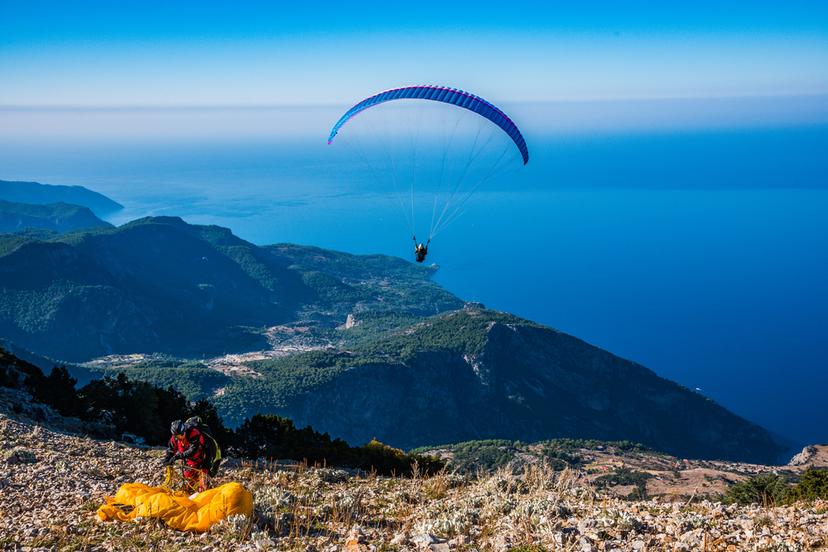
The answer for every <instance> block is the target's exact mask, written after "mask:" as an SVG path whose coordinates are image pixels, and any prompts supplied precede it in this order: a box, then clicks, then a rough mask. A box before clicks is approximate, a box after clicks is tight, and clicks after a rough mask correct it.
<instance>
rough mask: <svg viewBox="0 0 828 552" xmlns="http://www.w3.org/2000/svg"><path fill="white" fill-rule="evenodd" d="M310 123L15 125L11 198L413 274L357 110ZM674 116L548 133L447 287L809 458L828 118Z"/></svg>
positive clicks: (421, 198) (25, 121)
mask: <svg viewBox="0 0 828 552" xmlns="http://www.w3.org/2000/svg"><path fill="white" fill-rule="evenodd" d="M814 101H816V102H817V103H818V104H819V102H823V104H819V105H822V106H823V107H824V106H825V105H828V104H825V99H824V98H822V99H817V100H814ZM305 109H307V108H297V109H294V110H284V109H283V110H281V111H279V110H277V111H279V112H278V114H274V113H272V110H268V109H259V110H257V109H246V110H232V109H226V110H212V111H211V110H197V109H194V110H169V109H168V110H154V109H146V110H134V111H129V112H127V113H124V112H123V111H120V110H111V111H107V110H103V111H96V110H65V111H62V110H47V111H40V110H6V111H2V112H0V122H3V123H4V125H5V130H3V131H0V179H7V180H10V179H22V180H36V181H39V182H45V183H53V184H79V185H83V186H86V187H89V188H91V189H94V190H96V191H99V192H101V193H104V194H106V195H108V196H110V197H112V198H113V199H115V200H117V201H119V202H121V203H122V204H124V205H125V207H126V208H125V209H124V211H122V212H119V213H117V214H115V215H114V216H113V217H112V218H111V221H112V222H114V223H116V224H120V223H123V222H126V221H128V220H131V219H133V218H137V217H141V216H147V215H177V216H181V217H183V218H184V219H185V220H187V221H188V222H191V223H197V224H219V225H222V226H227V227H229V228H231V229H232V230H233V231H234V232H235V233H236V234H237V235H239V236H241V237H242V238H245V239H247V240H250V241H252V242H254V243H257V244H268V243H275V242H295V243H302V244H313V245H318V246H322V247H327V248H334V249H339V250H344V251H349V252H353V253H385V254H389V255H398V256H403V257H408V256H409V255H410V250H411V243H410V242H411V236H410V232H409V228H408V227H407V225H406V223H405V221H404V219H403V216H402V215H401V213H400V208H399V205H398V204H396V203H395V201H394V198H393V197H392V195H391V194H389V190H387V189H384V188H383V187H382V186H381V185H378V184H377V183H376V181H375V180H373V179H371V178H369V176H368V175H367V174H366V173H365V172H364V170H362V169H360V168H359V167H358V166H357V165H355V164H353V163H351V160H350V159H349V158H348V156H347V154H346V153H344V150H343V149H342V148H340V149H337V148H336V147H335V146H336V144H334V145H333V146H328V145H326V143H325V138H326V137H327V133H326V130H327V127H328V126H329V124H330V123H331V122H332V121H331V116H332V114H335V113H336V112H337V109H338V108H336V109H335V108H331V109H327V108H326V109H325V110H322V113H317V112H314V113H307V114H306V113H305V111H303V110H305ZM604 109H606V108H604ZM659 109H661V111H659V110H658V109H655V112H656V115H655V116H651V117H650V118H649V119H646V121H645V123H642V124H631V123H629V122H628V121H626V120H622V119H623V118H622V119H619V118H618V117H616V119H615V120H614V124H603V120H602V121H599V122H600V123H601V124H597V123H596V122H595V121H596V120H598V119H600V117H595V118H593V119H591V120H590V121H591V123H590V124H585V125H584V126H583V127H582V126H580V125H579V124H578V120H577V118H573V117H570V118H568V119H567V118H566V114H567V113H568V111H567V110H566V109H561V110H560V111H559V114H560V115H561V117H560V119H561V120H562V121H563V124H561V125H558V126H556V125H554V124H549V125H546V124H542V123H541V122H538V120H537V119H532V122H531V124H528V125H527V127H528V130H527V131H526V138H527V141H528V143H529V146H530V150H531V152H532V160H531V161H530V163H529V164H528V165H527V166H526V167H521V168H520V170H517V171H514V172H512V173H510V174H509V175H507V176H503V177H499V178H498V179H496V180H494V181H492V182H491V183H489V184H490V185H488V186H486V187H482V188H481V189H480V190H479V191H477V193H476V194H475V195H474V196H473V197H472V198H471V199H470V200H469V202H468V204H467V205H466V208H465V210H464V211H463V214H462V216H461V217H460V218H458V219H457V221H456V222H454V223H453V224H452V225H451V226H449V227H448V228H447V229H446V230H445V231H444V232H442V233H441V234H440V235H439V236H438V237H437V239H435V241H434V242H433V243H432V246H431V248H430V254H429V260H430V261H432V262H434V263H437V264H438V265H439V267H440V268H439V270H438V271H437V276H436V278H437V280H438V281H439V282H440V283H441V284H442V285H444V286H445V287H446V288H448V289H449V290H451V291H452V292H454V293H456V294H457V295H459V296H461V297H463V298H464V299H467V300H474V301H479V302H482V303H484V304H486V305H487V306H489V307H492V308H495V309H501V310H506V311H510V312H513V313H516V314H518V315H521V316H524V317H527V318H530V319H532V320H536V321H539V322H542V323H545V324H548V325H550V326H553V327H555V328H558V329H560V330H563V331H565V332H568V333H571V334H573V335H575V336H577V337H579V338H581V339H584V340H585V341H588V342H590V343H593V344H595V345H598V346H600V347H603V348H605V349H608V350H609V351H612V352H613V353H616V354H618V355H620V356H623V357H626V358H629V359H632V360H635V361H638V362H640V363H641V364H643V365H645V366H647V367H649V368H651V369H652V370H654V371H655V372H657V373H658V374H660V375H661V376H663V377H665V378H669V379H671V380H675V381H677V382H679V383H681V384H683V385H685V386H687V387H689V388H690V389H694V390H697V392H699V393H702V394H704V395H706V396H709V397H711V398H713V399H715V400H716V401H718V402H719V403H721V404H723V405H724V406H726V407H728V408H730V409H732V410H733V411H735V412H736V413H738V414H740V415H742V416H744V417H746V418H748V419H750V420H753V421H755V422H757V423H759V424H761V425H763V426H765V427H767V428H769V429H770V430H772V431H774V432H775V433H777V434H778V435H780V436H783V437H785V438H787V439H789V440H790V441H791V443H792V444H802V443H811V442H828V400H827V399H826V396H828V154H826V152H828V125H827V124H826V121H825V120H824V117H823V118H817V120H813V118H809V117H808V116H807V114H805V115H801V116H797V117H787V118H785V117H782V118H777V119H778V120H777V119H774V118H773V117H766V118H765V119H767V120H770V122H768V123H767V124H752V123H751V124H748V123H745V122H744V120H742V119H740V120H738V121H734V120H730V119H728V118H727V117H728V116H729V115H728V114H731V113H732V111H733V110H728V109H726V108H722V107H721V106H720V107H718V108H717V109H719V112H721V113H722V115H721V116H719V117H717V116H715V115H716V113H717V111H716V110H712V111H707V112H705V113H707V115H708V117H707V118H703V117H702V118H701V119H703V120H701V121H696V119H695V118H693V117H690V116H689V115H688V114H687V113H686V112H682V116H681V117H679V118H678V119H676V117H673V118H672V119H670V121H668V122H663V121H661V119H664V118H668V117H667V115H668V114H669V113H670V110H669V109H667V108H665V107H664V106H661V107H659ZM760 111H761V110H760ZM824 111H825V110H823V112H824ZM711 113H712V114H713V115H710V114H711ZM659 114H660V115H659ZM553 115H554V114H553ZM546 117H547V119H546V120H554V117H552V116H551V115H549V114H548V113H547V115H546ZM743 119H745V118H743ZM748 119H749V118H748ZM760 119H761V117H760ZM305 120H307V121H310V122H309V123H308V125H307V127H309V128H306V126H303V121H305ZM677 120H678V122H676V121H677ZM763 120H764V119H763ZM156 123H157V124H156ZM223 123H226V124H223ZM154 125H155V126H154ZM361 171H362V172H361ZM430 193H431V192H430V191H429V190H428V186H424V187H423V189H422V190H420V191H418V192H417V193H416V194H415V196H416V197H415V200H416V201H417V203H418V204H420V205H426V206H427V205H429V202H430V201H431V198H430ZM423 231H424V232H425V231H426V230H425V229H424V230H423Z"/></svg>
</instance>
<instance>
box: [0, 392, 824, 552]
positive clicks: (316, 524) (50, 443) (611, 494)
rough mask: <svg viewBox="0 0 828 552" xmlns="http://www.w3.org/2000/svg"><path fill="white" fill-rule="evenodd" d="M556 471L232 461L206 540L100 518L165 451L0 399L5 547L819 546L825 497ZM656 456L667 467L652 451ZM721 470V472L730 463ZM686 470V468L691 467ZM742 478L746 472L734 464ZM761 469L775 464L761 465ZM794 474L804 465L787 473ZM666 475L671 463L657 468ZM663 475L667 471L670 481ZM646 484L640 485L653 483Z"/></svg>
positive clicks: (155, 480)
mask: <svg viewBox="0 0 828 552" xmlns="http://www.w3.org/2000/svg"><path fill="white" fill-rule="evenodd" d="M595 454H598V455H605V456H599V457H598V459H597V460H596V462H593V463H591V464H589V465H586V466H583V467H578V468H570V469H564V470H562V471H555V470H553V469H551V468H550V467H549V465H545V464H541V463H527V464H526V465H524V467H523V468H522V469H521V470H519V472H518V473H513V472H512V470H509V469H501V470H498V471H496V472H495V473H493V474H488V475H482V476H480V477H468V476H459V475H452V474H449V473H441V474H438V475H436V476H433V477H427V478H426V477H414V478H410V479H409V478H387V477H377V476H372V475H370V474H364V473H362V474H360V473H357V472H349V471H345V470H339V469H335V468H312V467H310V468H309V467H305V466H302V465H295V464H284V463H278V462H272V463H267V464H258V465H254V464H249V463H241V462H238V461H235V460H230V461H229V462H227V464H226V465H225V468H224V469H223V470H222V472H221V473H220V475H219V477H218V479H217V481H216V483H219V484H220V483H222V482H227V481H238V482H241V483H242V484H244V485H245V486H246V487H247V488H248V489H250V490H251V491H252V492H253V493H254V501H255V515H254V518H253V519H246V518H238V519H230V520H227V521H224V522H221V523H220V524H218V525H216V526H214V528H213V529H212V530H211V531H209V532H208V533H205V534H202V535H189V534H182V533H177V532H175V531H173V530H172V529H169V528H166V527H165V526H164V525H163V524H159V523H157V522H156V521H154V520H149V519H146V520H140V521H139V522H138V523H102V522H99V521H97V519H96V517H95V510H96V508H97V507H98V506H99V505H100V504H101V503H102V502H103V499H104V496H107V495H112V494H114V492H115V491H116V489H117V487H118V486H119V485H120V484H122V483H126V482H132V481H140V482H145V483H148V484H159V483H160V481H161V473H160V470H159V460H160V458H161V456H162V450H160V449H150V448H144V447H135V446H130V445H125V444H122V443H118V442H113V441H98V440H92V439H89V438H87V437H82V436H79V435H76V434H72V433H66V432H63V431H56V430H55V429H53V428H51V427H49V426H44V425H38V424H34V423H32V422H31V421H29V420H27V419H25V418H21V417H19V416H15V417H12V418H10V417H9V416H8V412H5V413H4V412H3V403H2V401H0V548H3V549H8V550H21V549H27V547H28V549H60V550H63V549H88V548H93V549H100V550H138V549H140V550H144V549H164V550H192V549H193V547H197V548H199V549H205V550H206V549H233V550H251V551H252V550H306V551H309V550H313V551H324V552H338V551H345V552H369V551H370V550H383V549H385V550H399V551H401V552H403V551H428V552H449V551H453V550H457V551H466V552H468V551H471V550H493V551H498V552H500V551H504V552H505V551H507V550H513V549H515V548H518V547H528V548H522V550H527V551H530V550H531V551H540V550H571V551H575V550H577V551H598V550H619V551H627V550H635V551H641V550H677V551H687V552H689V551H691V550H709V551H734V550H820V549H824V548H825V547H828V503H826V502H825V501H819V500H817V501H815V502H811V503H799V504H795V505H791V506H780V507H767V508H764V507H760V506H739V505H736V504H731V505H726V504H722V503H721V502H718V501H716V500H711V499H710V498H709V497H705V496H704V494H705V493H704V490H702V492H699V493H697V492H693V493H691V494H690V495H689V496H687V495H686V494H685V493H671V492H669V490H666V491H665V492H663V493H661V492H657V490H658V487H653V491H655V492H654V493H653V494H654V496H653V497H651V498H647V499H643V500H642V499H639V500H629V499H626V500H625V499H621V498H618V496H619V495H620V494H625V493H624V491H626V490H628V489H623V488H617V487H616V488H613V487H611V486H606V485H601V484H600V477H601V476H602V474H603V473H604V471H603V468H607V467H608V466H609V468H608V469H612V467H613V465H612V464H611V463H610V462H615V463H616V464H617V463H622V462H631V461H634V462H636V466H638V467H641V466H642V465H643V464H646V462H647V460H646V458H647V456H646V454H644V453H637V454H638V456H637V458H636V459H635V460H630V459H629V457H628V456H625V455H624V453H623V452H620V453H619V454H616V452H614V451H612V450H606V449H605V450H604V451H596V452H595ZM652 461H653V462H656V463H660V462H664V461H665V460H664V458H663V457H661V456H658V455H657V456H656V457H655V458H654V459H653V460H652ZM719 466H720V467H721V468H723V469H726V468H727V466H728V464H727V463H721V464H719ZM693 469H695V468H693ZM731 469H732V473H733V477H734V478H737V479H738V478H742V477H744V475H743V474H742V472H743V470H744V466H738V465H737V466H732V468H731ZM755 469H758V470H770V469H772V468H770V467H762V466H757V467H755ZM790 469H794V470H796V469H801V468H795V467H793V468H790ZM665 473H666V471H665ZM670 480H671V478H670V477H664V481H665V482H666V484H667V485H670ZM648 490H649V487H648Z"/></svg>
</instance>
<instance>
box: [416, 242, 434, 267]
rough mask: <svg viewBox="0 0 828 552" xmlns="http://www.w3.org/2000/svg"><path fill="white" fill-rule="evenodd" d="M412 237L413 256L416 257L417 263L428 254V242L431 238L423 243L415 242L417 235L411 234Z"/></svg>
mask: <svg viewBox="0 0 828 552" xmlns="http://www.w3.org/2000/svg"><path fill="white" fill-rule="evenodd" d="M413 238H414V257H415V258H416V259H417V262H418V263H421V262H423V261H424V260H425V258H426V255H428V244H430V243H431V240H428V241H427V242H426V243H425V244H423V243H417V236H413Z"/></svg>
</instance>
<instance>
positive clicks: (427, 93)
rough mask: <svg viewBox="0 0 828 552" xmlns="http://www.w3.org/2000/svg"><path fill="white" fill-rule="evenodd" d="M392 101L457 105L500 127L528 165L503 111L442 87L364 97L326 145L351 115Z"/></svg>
mask: <svg viewBox="0 0 828 552" xmlns="http://www.w3.org/2000/svg"><path fill="white" fill-rule="evenodd" d="M392 100H431V101H435V102H442V103H447V104H452V105H456V106H458V107H462V108H463V109H468V110H469V111H472V112H474V113H477V114H478V115H480V116H482V117H485V118H486V119H488V120H490V121H491V122H493V123H494V124H496V125H497V126H499V127H500V128H501V129H502V130H503V132H505V133H506V134H507V135H508V136H509V138H511V139H512V141H513V142H514V143H515V146H517V149H518V150H519V151H520V155H521V157H523V164H524V165H525V164H526V163H528V162H529V150H528V148H527V147H526V140H524V138H523V135H522V134H521V133H520V130H519V129H518V127H517V125H515V123H513V122H512V120H511V119H510V118H509V117H508V116H506V114H505V113H503V111H501V110H500V109H498V108H497V107H496V106H494V105H493V104H491V103H489V102H487V101H486V100H484V99H483V98H481V97H479V96H475V95H474V94H469V93H468V92H464V91H462V90H458V89H456V88H447V87H443V86H406V87H404V88H394V89H392V90H386V91H385V92H380V93H379V94H375V95H373V96H371V97H370V98H366V99H364V100H362V101H361V102H359V103H358V104H356V105H355V106H353V107H352V108H351V109H349V110H348V111H346V112H345V114H344V115H343V116H342V117H341V118H340V119H339V120H338V121H337V122H336V124H335V125H334V126H333V128H332V129H331V134H330V136H328V143H329V144H330V143H331V142H332V141H333V139H334V138H335V137H336V135H337V133H338V132H339V129H340V128H342V126H343V125H344V124H345V123H347V122H348V121H349V120H350V119H351V118H353V117H354V115H356V114H357V113H360V112H361V111H364V110H366V109H368V108H369V107H373V106H375V105H379V104H381V103H385V102H390V101H392Z"/></svg>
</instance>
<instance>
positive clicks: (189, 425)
mask: <svg viewBox="0 0 828 552" xmlns="http://www.w3.org/2000/svg"><path fill="white" fill-rule="evenodd" d="M170 433H171V434H172V436H171V437H170V441H169V443H168V445H167V454H166V456H165V457H164V462H163V464H164V465H165V466H168V465H171V464H173V463H175V462H176V461H178V460H183V461H184V484H185V488H186V489H187V490H188V491H189V492H196V491H197V492H201V491H205V490H207V489H208V488H210V478H211V477H213V476H215V475H216V473H218V467H219V465H220V464H221V451H220V450H219V446H218V443H216V440H215V439H214V438H213V436H212V432H211V431H210V430H209V428H208V427H207V426H206V425H205V424H203V423H202V422H201V419H200V418H199V417H198V416H193V417H192V418H190V419H188V420H187V421H186V422H182V421H181V420H175V421H174V422H172V424H170Z"/></svg>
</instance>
